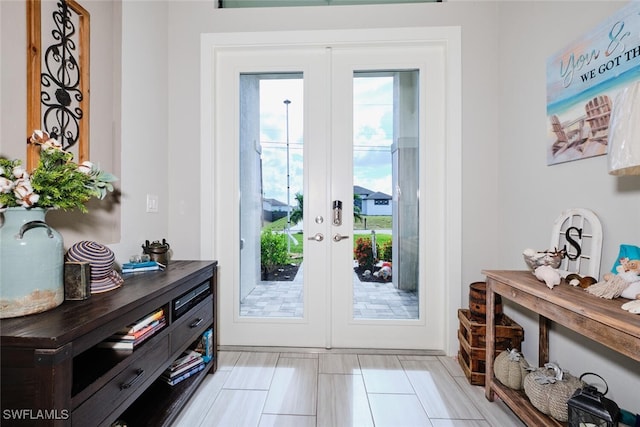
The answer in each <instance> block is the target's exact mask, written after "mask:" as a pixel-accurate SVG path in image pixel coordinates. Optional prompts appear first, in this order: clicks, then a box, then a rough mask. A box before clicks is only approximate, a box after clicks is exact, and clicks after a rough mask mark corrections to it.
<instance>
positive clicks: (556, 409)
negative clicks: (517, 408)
mask: <svg viewBox="0 0 640 427" xmlns="http://www.w3.org/2000/svg"><path fill="white" fill-rule="evenodd" d="M584 386H585V383H584V382H583V381H581V380H580V379H579V378H576V377H574V376H573V375H571V374H569V373H568V372H565V371H563V370H562V369H560V367H559V366H558V365H556V364H555V363H545V365H544V367H542V368H537V369H535V370H534V371H532V372H530V373H529V374H527V376H526V377H524V392H525V394H526V395H527V397H528V398H529V400H530V401H531V404H532V405H533V406H534V407H535V408H536V409H537V410H539V411H540V412H542V413H543V414H546V415H549V416H551V417H553V418H555V419H556V420H558V421H561V422H567V421H568V420H569V409H568V406H567V400H569V398H570V397H571V396H573V393H574V392H575V391H576V390H577V389H579V388H582V387H584Z"/></svg>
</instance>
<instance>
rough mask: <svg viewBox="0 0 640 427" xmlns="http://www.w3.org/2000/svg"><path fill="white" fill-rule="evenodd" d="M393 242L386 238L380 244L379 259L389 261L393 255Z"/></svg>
mask: <svg viewBox="0 0 640 427" xmlns="http://www.w3.org/2000/svg"><path fill="white" fill-rule="evenodd" d="M392 243H393V242H392V241H391V240H387V241H386V242H384V243H383V244H382V252H380V259H383V260H385V261H391V260H392V257H393V244H392Z"/></svg>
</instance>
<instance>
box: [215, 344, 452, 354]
mask: <svg viewBox="0 0 640 427" xmlns="http://www.w3.org/2000/svg"><path fill="white" fill-rule="evenodd" d="M218 350H219V351H243V352H265V353H305V354H355V353H357V354H374V355H375V354H381V355H384V354H393V355H411V356H446V353H445V352H444V351H443V350H419V349H388V348H379V349H378V348H321V347H277V346H237V345H220V346H218Z"/></svg>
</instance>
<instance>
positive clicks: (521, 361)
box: [493, 349, 530, 390]
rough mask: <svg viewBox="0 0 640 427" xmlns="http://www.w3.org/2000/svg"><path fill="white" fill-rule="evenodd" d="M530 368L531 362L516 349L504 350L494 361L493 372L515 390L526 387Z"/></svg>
mask: <svg viewBox="0 0 640 427" xmlns="http://www.w3.org/2000/svg"><path fill="white" fill-rule="evenodd" d="M528 368H530V366H529V362H527V360H526V359H525V358H524V356H523V355H522V353H520V352H519V351H518V350H516V349H511V350H504V351H503V352H502V353H500V354H498V355H497V356H496V358H495V360H494V362H493V373H494V375H495V376H496V378H497V379H498V381H500V382H501V383H502V384H504V385H505V386H507V387H509V388H512V389H514V390H522V388H523V387H524V378H525V377H526V376H527V374H528V373H529V371H528Z"/></svg>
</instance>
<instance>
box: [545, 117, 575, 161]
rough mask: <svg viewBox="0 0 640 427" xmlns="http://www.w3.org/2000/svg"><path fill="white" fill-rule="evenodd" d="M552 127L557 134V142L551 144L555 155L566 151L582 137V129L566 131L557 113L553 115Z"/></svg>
mask: <svg viewBox="0 0 640 427" xmlns="http://www.w3.org/2000/svg"><path fill="white" fill-rule="evenodd" d="M551 129H552V130H553V133H554V134H555V135H556V142H554V143H553V145H552V146H551V150H552V152H553V155H554V156H555V155H556V154H558V153H560V152H562V151H565V150H566V149H567V148H569V147H570V146H571V145H572V144H573V143H574V142H576V140H577V139H578V138H579V137H580V129H573V130H570V131H568V132H566V131H565V130H564V127H563V126H562V123H560V118H559V117H558V116H556V115H555V114H554V115H552V116H551Z"/></svg>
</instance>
